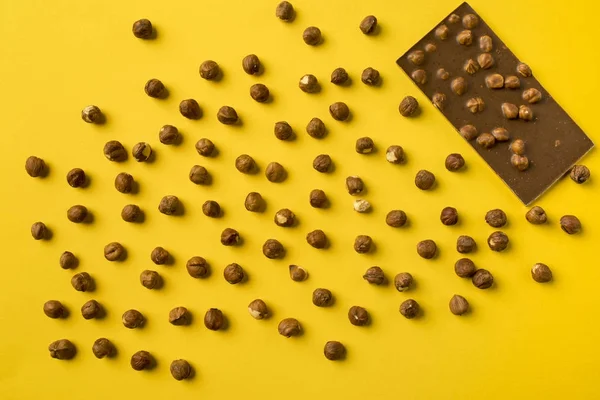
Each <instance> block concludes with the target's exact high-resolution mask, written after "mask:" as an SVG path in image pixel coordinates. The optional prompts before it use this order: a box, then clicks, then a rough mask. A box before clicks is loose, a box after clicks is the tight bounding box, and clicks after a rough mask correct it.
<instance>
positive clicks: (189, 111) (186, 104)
mask: <svg viewBox="0 0 600 400" xmlns="http://www.w3.org/2000/svg"><path fill="white" fill-rule="evenodd" d="M179 112H180V113H181V115H183V116H184V117H186V118H187V119H200V117H202V110H201V109H200V105H199V104H198V102H197V101H196V100H194V99H186V100H182V101H181V103H179Z"/></svg>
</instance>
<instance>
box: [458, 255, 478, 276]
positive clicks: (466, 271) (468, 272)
mask: <svg viewBox="0 0 600 400" xmlns="http://www.w3.org/2000/svg"><path fill="white" fill-rule="evenodd" d="M476 271H477V268H476V267H475V263H473V261H471V260H470V259H468V258H461V259H460V260H458V261H457V262H456V263H455V264H454V272H455V273H456V275H458V276H459V277H461V278H470V277H472V276H473V275H475V272H476Z"/></svg>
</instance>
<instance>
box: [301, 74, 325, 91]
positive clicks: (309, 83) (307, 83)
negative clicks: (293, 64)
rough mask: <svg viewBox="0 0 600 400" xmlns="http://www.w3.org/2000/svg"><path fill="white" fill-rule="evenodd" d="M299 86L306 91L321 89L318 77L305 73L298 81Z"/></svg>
mask: <svg viewBox="0 0 600 400" xmlns="http://www.w3.org/2000/svg"><path fill="white" fill-rule="evenodd" d="M298 87H299V88H300V90H302V91H303V92H304V93H317V92H318V91H320V90H321V85H319V81H318V80H317V77H316V76H314V75H312V74H306V75H303V76H302V78H300V82H298Z"/></svg>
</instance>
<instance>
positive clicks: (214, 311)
mask: <svg viewBox="0 0 600 400" xmlns="http://www.w3.org/2000/svg"><path fill="white" fill-rule="evenodd" d="M224 325H225V317H224V316H223V312H222V311H221V310H219V309H218V308H211V309H209V310H208V311H207V312H206V314H204V326H206V327H207V328H208V329H210V330H211V331H218V330H219V329H221V328H223V326H224Z"/></svg>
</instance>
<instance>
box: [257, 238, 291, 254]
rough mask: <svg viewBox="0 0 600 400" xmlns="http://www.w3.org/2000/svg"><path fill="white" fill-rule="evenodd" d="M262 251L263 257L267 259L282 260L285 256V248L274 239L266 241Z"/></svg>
mask: <svg viewBox="0 0 600 400" xmlns="http://www.w3.org/2000/svg"><path fill="white" fill-rule="evenodd" d="M262 251H263V254H264V255H265V257H267V258H269V259H275V258H283V256H284V255H285V248H284V247H283V245H282V244H281V243H280V242H279V241H277V240H275V239H268V240H267V241H266V242H265V243H264V244H263V247H262Z"/></svg>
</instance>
